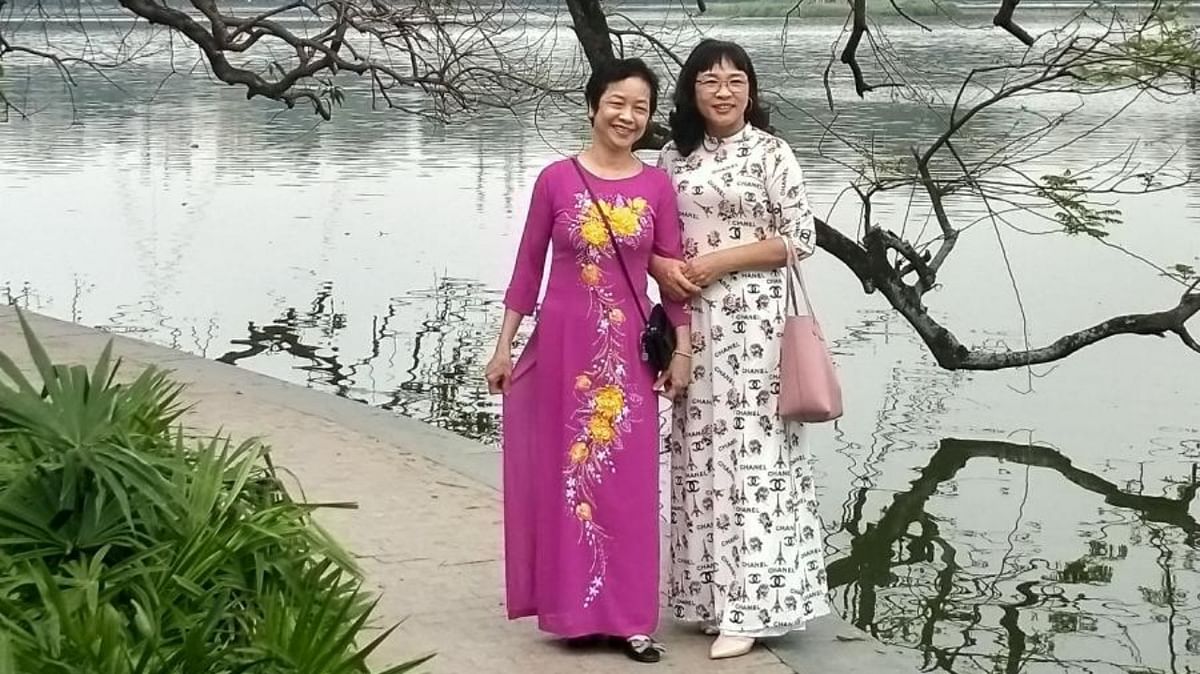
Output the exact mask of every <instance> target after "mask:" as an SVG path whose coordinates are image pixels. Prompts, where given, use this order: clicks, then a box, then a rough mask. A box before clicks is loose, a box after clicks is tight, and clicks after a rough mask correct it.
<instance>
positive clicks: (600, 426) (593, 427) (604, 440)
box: [588, 414, 616, 445]
mask: <svg viewBox="0 0 1200 674" xmlns="http://www.w3.org/2000/svg"><path fill="white" fill-rule="evenodd" d="M588 435H590V436H592V439H593V440H595V441H596V442H598V443H600V444H601V445H607V444H609V443H611V442H612V441H613V438H614V437H616V432H615V431H613V427H612V420H611V418H607V417H605V416H604V415H602V414H597V415H596V416H594V417H592V419H591V421H588Z"/></svg>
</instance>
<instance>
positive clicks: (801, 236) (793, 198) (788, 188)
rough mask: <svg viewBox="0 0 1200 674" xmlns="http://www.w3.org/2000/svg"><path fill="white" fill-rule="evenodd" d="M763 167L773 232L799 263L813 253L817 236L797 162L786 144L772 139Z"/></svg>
mask: <svg viewBox="0 0 1200 674" xmlns="http://www.w3.org/2000/svg"><path fill="white" fill-rule="evenodd" d="M766 165H767V197H768V199H769V200H770V203H771V218H772V219H773V220H774V224H775V232H776V233H777V234H778V235H779V236H783V237H787V238H788V239H790V240H791V243H792V247H793V248H794V249H795V251H796V257H797V259H801V260H803V259H804V258H806V257H808V256H810V255H812V254H813V252H815V251H816V246H817V232H816V225H815V224H814V222H813V213H812V207H811V206H810V205H809V203H808V193H807V192H806V191H805V189H804V174H803V172H802V171H801V169H800V162H799V161H797V160H796V154H795V153H794V152H792V148H791V147H790V146H788V144H787V143H785V142H784V141H782V140H778V139H776V142H774V143H771V144H769V145H768V150H767V156H766Z"/></svg>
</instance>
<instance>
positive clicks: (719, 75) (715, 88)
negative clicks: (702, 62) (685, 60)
mask: <svg viewBox="0 0 1200 674" xmlns="http://www.w3.org/2000/svg"><path fill="white" fill-rule="evenodd" d="M749 104H750V77H749V76H748V75H747V74H746V73H744V72H742V71H741V70H737V69H736V68H734V67H733V64H731V63H729V62H728V61H721V62H720V63H718V64H717V65H715V66H713V67H712V68H710V69H708V70H705V71H703V72H701V73H700V74H699V75H697V76H696V107H697V108H698V109H699V110H700V116H701V117H703V118H704V125H705V127H706V128H707V130H708V132H709V133H710V134H712V135H714V136H726V135H729V134H731V133H734V132H736V131H738V130H739V129H741V128H742V126H743V125H744V124H745V123H746V107H747V106H748V105H749Z"/></svg>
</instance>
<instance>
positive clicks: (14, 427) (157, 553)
mask: <svg viewBox="0 0 1200 674" xmlns="http://www.w3.org/2000/svg"><path fill="white" fill-rule="evenodd" d="M20 320H21V326H22V329H23V330H24V333H25V338H26V342H27V344H28V347H29V353H30V355H31V356H32V360H33V364H34V368H35V369H36V372H37V374H38V376H39V378H40V380H41V381H40V385H38V384H35V383H34V382H32V381H30V380H29V379H28V378H26V376H25V375H24V373H23V372H22V371H21V370H20V369H19V368H18V367H17V366H16V364H15V363H14V361H13V360H12V359H11V358H9V357H8V356H7V355H5V354H3V353H0V674H2V673H6V672H40V673H45V674H75V673H78V672H88V673H95V674H168V673H179V674H184V673H188V674H191V673H205V674H235V673H236V674H285V673H286V674H342V673H347V674H348V673H351V672H353V673H359V672H369V671H370V670H369V669H368V668H367V665H366V662H365V660H366V657H367V655H368V654H370V653H371V652H372V651H374V650H375V649H376V648H377V647H378V646H379V644H380V643H381V642H382V641H383V640H384V639H385V638H386V637H387V635H388V634H389V633H390V632H391V630H387V631H385V632H384V633H383V634H382V635H380V636H378V637H377V638H375V639H374V640H372V641H370V642H369V643H367V644H366V645H365V646H363V647H358V646H356V642H357V641H358V637H359V635H360V633H361V632H362V631H363V630H364V628H365V627H366V626H367V623H368V621H369V619H370V615H371V612H372V609H373V607H374V603H373V602H372V601H371V600H370V599H369V598H368V597H367V596H365V594H364V593H363V592H362V589H361V580H360V578H359V576H358V573H357V571H356V568H355V566H354V564H353V562H352V561H351V560H350V558H349V556H348V555H347V554H346V552H345V551H344V550H342V549H341V548H340V547H339V546H338V545H337V543H336V542H334V541H333V540H332V539H331V538H330V536H329V535H328V534H326V533H325V532H324V531H323V530H322V529H321V528H320V527H318V526H317V525H316V524H315V523H314V522H313V520H312V517H311V510H312V508H311V507H310V506H307V505H305V504H303V503H298V502H296V501H294V500H292V499H291V498H290V497H289V495H288V493H287V492H286V490H285V489H284V488H283V486H282V484H281V483H280V481H279V480H278V479H277V478H276V476H275V472H274V470H273V468H272V467H271V464H270V462H269V460H268V458H267V453H266V448H265V447H264V446H263V445H262V444H260V443H259V442H257V441H253V440H251V441H246V442H243V443H241V444H235V443H233V442H232V441H230V440H229V439H226V438H219V437H209V438H199V437H193V436H189V435H188V434H186V433H185V432H184V431H183V429H182V428H181V427H180V426H179V424H178V422H179V419H180V416H181V415H182V414H183V413H184V411H185V408H184V406H183V405H182V404H181V402H180V393H181V387H180V386H179V385H178V384H175V383H173V382H172V381H171V380H170V379H169V377H168V376H167V374H166V373H164V372H162V371H160V370H157V369H154V368H151V369H148V370H146V371H145V372H143V373H142V374H141V375H140V376H138V377H137V378H135V379H134V380H133V381H131V382H126V383H123V382H121V381H119V380H118V377H117V375H118V370H119V367H120V362H119V361H114V360H113V358H112V344H111V343H110V344H109V345H108V347H106V348H105V350H104V352H103V354H101V356H100V359H99V361H98V362H97V363H96V364H95V366H94V367H93V368H92V369H91V370H88V369H86V368H83V367H70V366H63V365H56V364H54V363H52V362H51V361H50V358H49V357H48V356H47V354H46V352H45V350H44V349H43V348H42V346H41V345H40V343H39V342H38V340H37V338H36V337H35V335H34V334H33V331H32V330H31V329H30V327H29V324H28V322H27V321H26V319H25V317H24V315H21V316H20ZM392 629H395V628H394V627H393V628H392ZM426 660H428V657H426V658H422V659H420V660H416V661H413V662H408V663H405V664H402V665H397V666H394V667H391V668H389V669H386V670H384V671H385V672H386V673H391V674H397V673H399V672H406V671H409V670H411V669H414V668H415V667H417V666H418V665H420V664H421V663H422V662H424V661H426Z"/></svg>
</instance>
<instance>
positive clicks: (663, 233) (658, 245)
mask: <svg viewBox="0 0 1200 674" xmlns="http://www.w3.org/2000/svg"><path fill="white" fill-rule="evenodd" d="M654 254H655V255H658V256H660V257H671V258H675V259H676V260H682V259H683V222H682V221H680V219H679V204H678V203H677V202H676V201H675V187H674V186H673V185H672V183H671V178H670V177H669V176H667V174H666V173H663V175H662V181H661V183H660V188H659V196H658V214H657V216H656V217H655V219H654ZM662 304H663V309H664V310H666V312H667V318H668V319H670V321H671V325H673V326H675V327H677V328H678V327H680V326H684V325H688V324H689V323H691V317H690V316H689V315H688V305H687V303H686V302H677V301H675V300H671V299H668V298H666V297H663V303H662Z"/></svg>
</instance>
